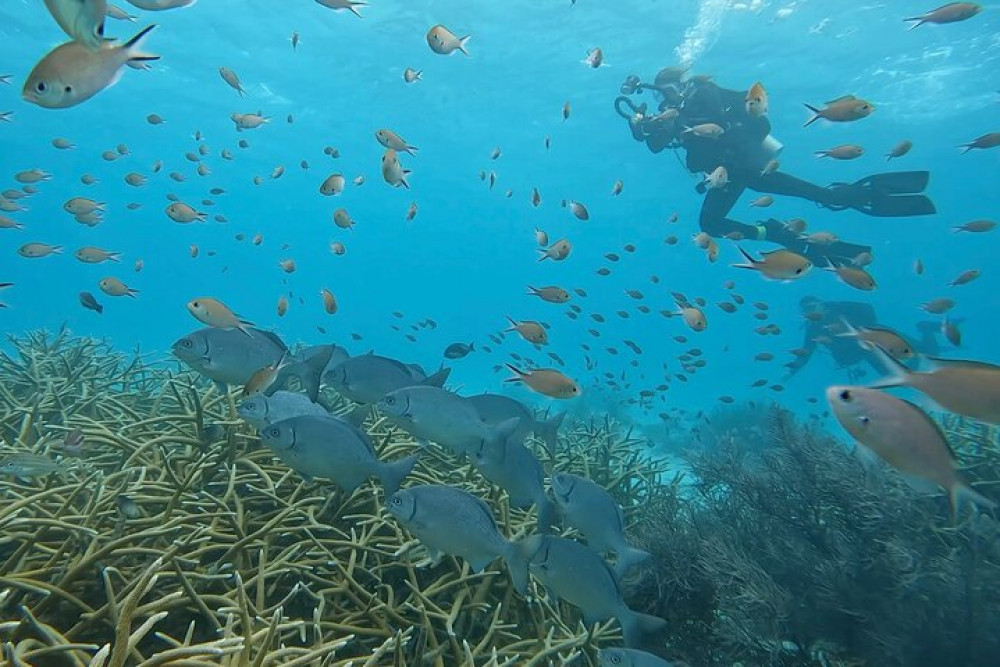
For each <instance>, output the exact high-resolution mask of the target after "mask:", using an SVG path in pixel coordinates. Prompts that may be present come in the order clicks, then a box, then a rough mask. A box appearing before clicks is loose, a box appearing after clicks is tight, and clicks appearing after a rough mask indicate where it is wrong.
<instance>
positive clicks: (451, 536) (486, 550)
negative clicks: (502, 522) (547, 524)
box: [386, 485, 528, 594]
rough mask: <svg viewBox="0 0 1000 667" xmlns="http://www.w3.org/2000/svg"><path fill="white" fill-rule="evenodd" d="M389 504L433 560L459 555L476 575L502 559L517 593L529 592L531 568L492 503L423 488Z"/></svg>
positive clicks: (460, 492)
mask: <svg viewBox="0 0 1000 667" xmlns="http://www.w3.org/2000/svg"><path fill="white" fill-rule="evenodd" d="M386 506H387V508H388V510H389V513H390V514H392V515H393V516H394V517H395V518H396V520H397V521H399V522H400V523H401V524H403V526H405V527H406V529H407V530H409V531H410V532H411V533H413V535H414V537H416V538H417V539H418V540H420V542H421V543H423V545H424V546H425V547H426V548H427V549H428V551H429V552H430V555H431V558H432V559H434V560H435V561H439V560H440V559H441V555H442V554H448V555H450V556H456V557H460V558H462V559H463V560H465V561H466V562H467V563H468V564H469V567H470V568H471V569H472V571H473V572H477V573H478V572H482V571H483V570H485V569H486V567H487V566H488V565H489V564H490V563H492V562H493V561H494V560H496V559H497V558H502V559H503V560H504V562H505V563H506V564H507V569H508V571H509V572H510V577H511V581H512V582H513V585H514V590H516V591H517V592H518V593H521V594H524V593H525V592H527V590H528V565H527V561H526V559H525V556H524V553H523V551H522V548H521V545H520V544H515V543H512V542H509V541H508V540H506V539H505V538H504V537H503V535H501V534H500V531H499V529H498V528H497V525H496V519H494V517H493V512H492V510H490V507H489V505H487V504H486V503H485V502H484V501H482V500H480V499H479V498H477V497H476V496H474V495H472V494H471V493H468V492H467V491H463V490H461V489H456V488H453V487H450V486H443V485H442V486H438V485H420V486H412V487H410V488H407V489H403V490H401V491H397V492H396V493H394V494H392V496H391V497H390V498H389V500H388V501H387V502H386Z"/></svg>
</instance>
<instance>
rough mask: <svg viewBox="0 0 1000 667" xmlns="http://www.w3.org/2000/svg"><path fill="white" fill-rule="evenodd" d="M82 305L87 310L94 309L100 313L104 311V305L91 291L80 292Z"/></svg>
mask: <svg viewBox="0 0 1000 667" xmlns="http://www.w3.org/2000/svg"><path fill="white" fill-rule="evenodd" d="M80 305H81V306H83V307H84V308H86V309H87V310H92V311H94V312H95V313H97V314H98V315H100V314H101V313H103V312H104V306H102V305H101V304H100V303H98V301H97V299H96V298H95V297H94V295H93V294H91V293H90V292H80Z"/></svg>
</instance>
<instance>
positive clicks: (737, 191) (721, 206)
mask: <svg viewBox="0 0 1000 667" xmlns="http://www.w3.org/2000/svg"><path fill="white" fill-rule="evenodd" d="M744 190H746V186H744V185H739V184H736V183H730V184H729V185H728V186H726V187H724V188H719V189H715V190H709V191H708V192H707V193H706V194H705V200H704V201H703V202H702V204H701V214H700V215H699V217H698V224H699V225H700V226H701V230H702V231H703V232H705V233H706V234H708V235H709V236H715V237H722V236H729V237H732V236H733V235H736V234H738V235H740V237H741V238H749V239H755V238H757V228H756V227H755V226H754V225H747V224H744V223H742V222H737V221H736V220H732V219H730V218H728V217H726V216H727V215H729V212H730V211H731V210H733V206H735V205H736V202H737V201H738V200H739V198H740V195H742V194H743V192H744Z"/></svg>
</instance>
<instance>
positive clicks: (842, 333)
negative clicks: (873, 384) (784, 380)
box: [785, 296, 940, 382]
mask: <svg viewBox="0 0 1000 667" xmlns="http://www.w3.org/2000/svg"><path fill="white" fill-rule="evenodd" d="M799 308H800V309H801V311H802V316H803V317H804V318H805V324H804V326H803V329H804V332H803V341H802V347H800V348H799V349H798V350H797V351H796V357H795V360H794V361H792V362H791V363H788V364H785V367H786V368H788V376H789V377H791V376H793V375H795V374H796V373H798V372H799V371H800V370H802V369H803V368H804V367H805V366H806V364H808V363H809V360H810V359H811V358H812V356H813V353H814V352H815V351H816V349H817V348H818V347H819V346H820V345H823V346H824V347H826V349H827V350H828V351H829V353H830V356H832V357H833V361H834V363H835V364H836V365H837V366H838V367H839V368H841V369H843V370H846V372H847V376H848V378H849V380H850V381H851V382H858V381H860V380H861V378H862V377H863V376H864V375H865V374H866V373H865V371H864V369H863V368H862V365H863V364H868V365H869V366H870V367H871V368H872V369H873V370H874V371H875V373H876V375H881V374H882V372H883V368H882V367H881V366H880V365H879V364H878V363H877V358H876V357H875V355H873V354H872V353H871V352H870V351H869V350H867V349H865V347H864V346H863V345H861V344H859V339H858V336H857V335H852V334H851V332H850V331H849V329H851V328H853V329H855V330H856V331H857V330H867V332H868V333H867V334H866V335H868V336H872V335H880V344H881V343H884V344H885V345H886V347H887V348H888V347H892V348H894V349H891V350H888V349H887V351H888V352H890V353H892V354H896V355H899V358H900V359H901V360H902V359H909V358H912V357H913V356H914V355H915V354H917V353H918V352H919V353H920V354H923V355H934V354H937V353H938V352H939V351H940V343H939V341H938V339H937V334H938V331H939V330H940V326H939V325H938V324H937V323H936V322H928V321H925V322H918V323H917V331H918V332H919V333H920V340H919V341H918V342H917V344H916V345H915V346H914V345H912V344H911V343H910V342H909V341H908V340H907V339H906V338H905V337H903V336H901V335H900V334H898V333H896V332H895V331H893V330H892V329H890V328H889V327H886V326H884V325H882V324H879V323H878V316H877V315H876V314H875V309H874V308H873V307H872V306H871V304H868V303H860V302H857V301H820V300H819V299H818V298H816V297H814V296H805V297H802V299H801V300H800V301H799ZM845 323H846V324H845Z"/></svg>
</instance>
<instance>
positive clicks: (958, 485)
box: [948, 481, 997, 523]
mask: <svg viewBox="0 0 1000 667" xmlns="http://www.w3.org/2000/svg"><path fill="white" fill-rule="evenodd" d="M965 504H971V505H972V506H973V508H980V507H982V508H984V509H987V510H995V509H996V508H997V503H996V501H993V500H990V499H989V498H987V497H986V496H984V495H983V494H981V493H979V492H978V491H976V490H974V489H973V488H972V487H970V486H969V485H967V484H965V483H964V482H960V481H956V482H955V483H954V484H953V485H952V486H951V488H950V489H948V507H949V508H950V509H951V521H952V523H958V514H959V512H960V511H961V509H962V505H965Z"/></svg>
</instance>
